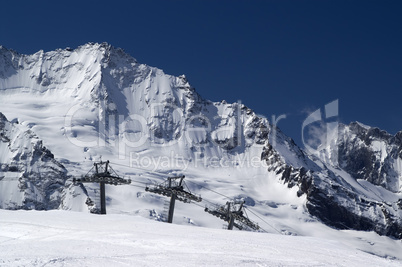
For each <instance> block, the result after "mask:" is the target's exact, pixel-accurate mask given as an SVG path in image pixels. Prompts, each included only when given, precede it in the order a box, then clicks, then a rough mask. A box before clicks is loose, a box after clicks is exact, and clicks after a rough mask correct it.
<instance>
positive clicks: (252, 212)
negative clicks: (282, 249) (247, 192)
mask: <svg viewBox="0 0 402 267" xmlns="http://www.w3.org/2000/svg"><path fill="white" fill-rule="evenodd" d="M245 208H246V209H248V210H249V211H250V212H251V213H252V214H254V216H256V217H257V218H259V219H260V220H261V221H263V222H264V223H266V224H267V225H268V226H270V227H271V228H272V229H274V230H275V231H276V232H278V233H279V234H282V232H281V231H279V230H278V229H276V228H275V227H274V226H272V225H271V224H269V223H268V222H267V221H266V220H264V219H263V218H261V217H260V216H258V215H257V214H256V213H255V212H253V211H252V210H251V209H250V208H248V207H245Z"/></svg>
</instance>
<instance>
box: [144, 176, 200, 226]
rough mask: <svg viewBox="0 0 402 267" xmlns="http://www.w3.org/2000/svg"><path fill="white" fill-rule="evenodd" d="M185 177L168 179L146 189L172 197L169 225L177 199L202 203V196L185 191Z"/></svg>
mask: <svg viewBox="0 0 402 267" xmlns="http://www.w3.org/2000/svg"><path fill="white" fill-rule="evenodd" d="M184 178H185V176H184V175H181V176H175V177H168V178H167V180H166V181H165V182H163V183H162V184H159V185H156V186H152V187H149V186H147V187H145V191H147V192H151V193H154V194H159V195H162V196H166V197H170V204H169V213H168V223H172V222H173V213H174V206H175V202H176V199H177V200H179V201H182V202H184V203H190V202H191V201H195V202H201V201H202V198H201V197H200V196H197V195H194V194H192V193H191V192H187V191H186V190H184V186H183V180H184Z"/></svg>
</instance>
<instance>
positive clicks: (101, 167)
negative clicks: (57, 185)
mask: <svg viewBox="0 0 402 267" xmlns="http://www.w3.org/2000/svg"><path fill="white" fill-rule="evenodd" d="M93 169H95V172H94V173H93V174H92V175H85V176H83V177H81V178H78V179H76V178H74V179H73V183H74V184H80V183H99V186H100V198H101V214H106V193H105V185H106V184H110V185H123V184H130V183H131V180H130V179H124V178H121V177H119V176H118V175H117V174H116V172H115V171H114V170H113V169H112V168H111V167H110V165H109V161H105V162H103V161H100V162H96V163H94V166H93V167H92V169H91V170H90V171H89V172H88V173H90V172H91V171H92V170H93ZM112 172H113V173H114V175H112Z"/></svg>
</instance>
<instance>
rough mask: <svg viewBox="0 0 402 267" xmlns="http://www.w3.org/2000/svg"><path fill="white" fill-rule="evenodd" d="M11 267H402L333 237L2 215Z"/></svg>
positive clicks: (0, 252)
mask: <svg viewBox="0 0 402 267" xmlns="http://www.w3.org/2000/svg"><path fill="white" fill-rule="evenodd" d="M0 218H1V219H0V229H1V232H0V265H1V266H3V265H6V266H44V265H47V264H49V265H52V266H78V265H80V266H123V265H124V266H235V265H240V266H400V265H401V262H398V261H392V260H388V259H384V258H380V257H377V256H373V255H370V254H368V253H365V252H362V251H360V250H357V249H355V248H352V247H348V246H345V245H344V244H342V243H341V242H338V241H336V240H332V241H331V240H323V239H319V238H312V237H298V236H280V235H272V234H263V233H251V232H240V231H225V230H218V229H207V228H199V227H189V226H179V225H171V224H166V223H160V222H152V221H150V220H146V219H144V218H141V217H137V216H127V215H108V216H96V215H91V214H85V213H75V212H65V211H47V212H38V211H6V210H0Z"/></svg>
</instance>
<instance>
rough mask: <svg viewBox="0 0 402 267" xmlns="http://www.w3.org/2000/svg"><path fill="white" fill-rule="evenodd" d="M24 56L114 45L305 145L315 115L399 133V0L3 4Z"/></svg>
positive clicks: (5, 29) (10, 41) (6, 31)
mask: <svg viewBox="0 0 402 267" xmlns="http://www.w3.org/2000/svg"><path fill="white" fill-rule="evenodd" d="M1 9H2V15H1V16H0V44H1V45H4V46H6V47H7V48H12V49H14V50H17V51H18V52H20V53H25V54H29V53H34V52H36V51H38V50H40V49H43V50H45V51H49V50H54V49H56V48H65V47H72V48H75V47H77V46H79V45H82V44H85V43H87V42H108V43H110V44H112V45H113V46H116V47H121V48H123V49H124V50H125V51H126V52H127V53H129V54H130V55H132V56H133V57H135V58H136V59H137V60H138V61H139V62H141V63H145V64H148V65H151V66H155V67H158V68H161V69H163V70H164V71H165V72H166V73H168V74H173V75H180V74H186V76H187V78H188V79H189V81H190V83H191V84H192V85H193V86H194V87H195V88H196V90H197V91H198V92H199V93H200V94H201V95H202V96H203V97H204V98H206V99H210V100H213V101H220V100H223V99H225V100H227V101H228V102H236V101H238V100H241V101H242V103H244V104H245V105H247V106H249V107H250V108H252V109H253V110H255V111H256V112H257V113H258V114H262V115H264V116H266V117H268V118H269V119H270V118H271V117H272V115H275V116H276V117H278V116H279V115H282V114H286V116H287V117H286V119H283V120H281V121H279V122H278V126H279V127H280V128H281V129H282V130H283V131H284V132H285V133H286V134H287V135H289V136H291V137H292V138H294V139H295V140H296V142H297V143H299V144H300V138H301V137H300V136H301V125H302V122H303V120H304V119H305V118H306V117H307V115H308V112H312V111H314V110H315V109H317V108H323V107H324V106H325V104H327V103H329V102H331V101H333V100H335V99H338V100H339V115H340V117H339V119H340V121H342V122H344V123H349V122H351V121H360V122H363V123H365V124H368V125H371V126H377V127H379V128H381V129H384V130H386V131H388V132H390V133H392V134H394V133H396V132H397V131H399V130H402V116H401V108H400V107H401V101H402V97H401V96H402V15H401V14H402V1H384V0H382V1H370V0H365V1H359V0H355V1H342V0H340V1H329V0H328V1H326V0H321V1H302V0H294V1H286V0H278V1H236V0H232V1H216V0H215V1H209V0H203V1H197V0H195V1H168V0H165V1H119V0H115V1H66V2H61V1H25V2H24V1H2V3H1Z"/></svg>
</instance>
